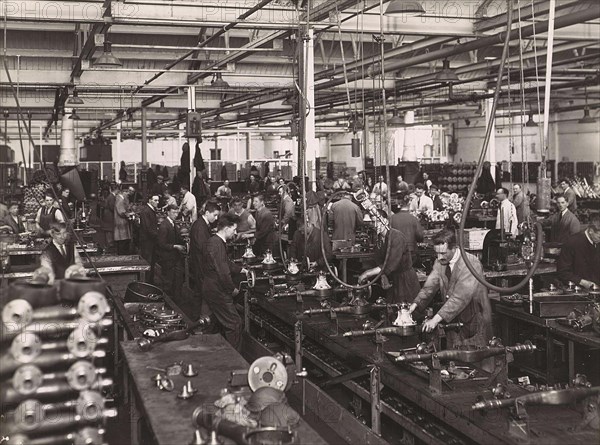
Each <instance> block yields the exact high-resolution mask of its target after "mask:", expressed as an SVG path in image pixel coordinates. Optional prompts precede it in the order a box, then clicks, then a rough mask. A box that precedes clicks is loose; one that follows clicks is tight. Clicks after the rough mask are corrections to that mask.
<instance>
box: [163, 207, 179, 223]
mask: <svg viewBox="0 0 600 445" xmlns="http://www.w3.org/2000/svg"><path fill="white" fill-rule="evenodd" d="M166 210H167V216H168V217H169V218H171V219H172V220H173V221H175V218H177V215H178V214H179V207H177V205H175V204H170V205H168V206H167V209H166Z"/></svg>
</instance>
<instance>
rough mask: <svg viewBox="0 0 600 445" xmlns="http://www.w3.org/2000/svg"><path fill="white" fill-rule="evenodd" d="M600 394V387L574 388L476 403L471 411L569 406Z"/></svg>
mask: <svg viewBox="0 0 600 445" xmlns="http://www.w3.org/2000/svg"><path fill="white" fill-rule="evenodd" d="M599 393H600V386H596V387H593V388H572V389H562V390H557V391H543V392H536V393H532V394H526V395H524V396H520V397H516V398H514V399H502V400H485V401H482V402H478V403H475V404H474V405H473V406H472V407H471V409H473V410H491V409H500V408H506V407H511V406H517V405H520V406H526V405H569V404H571V403H575V402H577V401H578V400H581V399H583V398H586V397H589V396H592V395H595V394H599Z"/></svg>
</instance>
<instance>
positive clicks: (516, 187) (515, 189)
mask: <svg viewBox="0 0 600 445" xmlns="http://www.w3.org/2000/svg"><path fill="white" fill-rule="evenodd" d="M519 192H521V184H513V193H514V194H515V195H516V194H517V193H519Z"/></svg>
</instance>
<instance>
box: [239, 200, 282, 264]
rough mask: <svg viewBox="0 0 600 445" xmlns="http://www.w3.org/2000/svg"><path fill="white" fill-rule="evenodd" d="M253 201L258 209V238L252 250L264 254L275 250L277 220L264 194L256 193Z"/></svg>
mask: <svg viewBox="0 0 600 445" xmlns="http://www.w3.org/2000/svg"><path fill="white" fill-rule="evenodd" d="M252 203H253V205H254V208H255V209H256V234H255V238H256V239H255V241H254V247H253V249H252V250H253V251H254V255H263V254H264V253H265V252H266V251H267V250H270V251H273V246H274V245H275V242H276V237H277V235H276V233H275V221H274V220H273V215H272V214H271V211H270V210H269V209H267V207H266V206H265V197H264V196H263V195H256V196H255V197H254V199H253V201H252ZM236 227H237V225H236Z"/></svg>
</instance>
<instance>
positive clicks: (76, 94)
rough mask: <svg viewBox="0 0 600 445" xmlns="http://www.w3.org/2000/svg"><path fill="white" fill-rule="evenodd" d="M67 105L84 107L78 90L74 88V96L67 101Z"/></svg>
mask: <svg viewBox="0 0 600 445" xmlns="http://www.w3.org/2000/svg"><path fill="white" fill-rule="evenodd" d="M66 103H67V105H83V99H82V98H81V97H79V92H78V91H77V88H73V95H72V96H71V97H69V98H68V99H67V102H66Z"/></svg>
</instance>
